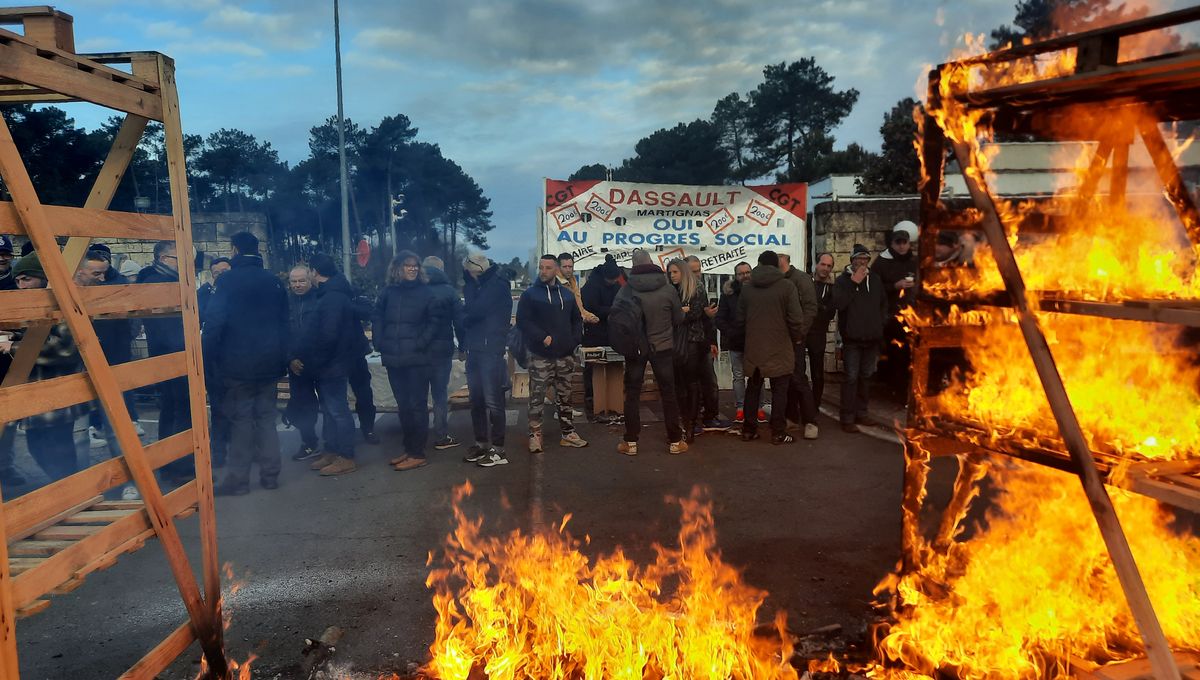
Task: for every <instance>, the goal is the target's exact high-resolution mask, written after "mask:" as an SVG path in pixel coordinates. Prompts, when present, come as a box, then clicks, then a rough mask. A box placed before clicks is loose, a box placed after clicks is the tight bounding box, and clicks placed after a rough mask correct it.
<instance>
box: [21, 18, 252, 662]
mask: <svg viewBox="0 0 1200 680" xmlns="http://www.w3.org/2000/svg"><path fill="white" fill-rule="evenodd" d="M0 24H4V25H10V24H20V25H22V26H23V27H24V34H23V35H21V34H17V33H14V32H11V31H8V30H3V29H0V105H3V104H5V103H8V104H15V103H51V102H75V101H78V102H89V103H93V104H98V105H100V106H104V107H108V108H111V109H115V110H117V111H119V112H123V113H124V114H125V119H124V122H123V123H122V125H121V127H120V130H119V131H118V133H117V135H116V138H115V140H114V142H113V145H112V149H111V150H110V151H109V153H108V157H107V158H106V160H105V162H104V165H103V168H102V169H101V171H100V174H99V176H98V177H97V178H96V180H95V184H94V185H93V187H92V190H91V192H90V194H89V195H88V197H87V200H86V202H85V204H84V206H83V207H81V208H67V207H56V206H45V205H42V204H41V202H40V201H39V200H38V196H37V192H36V190H35V188H34V187H33V185H32V183H31V181H30V178H29V174H28V172H27V171H26V168H25V165H24V162H23V161H22V159H21V156H20V153H19V152H18V150H17V148H16V147H15V145H14V144H13V139H12V135H11V134H10V132H9V129H8V127H7V126H6V125H5V124H4V123H3V121H0V176H2V177H3V180H4V185H5V187H6V188H7V189H8V192H9V194H10V195H11V197H12V202H0V233H8V234H23V235H26V236H28V237H29V239H30V240H31V241H32V242H33V244H34V246H35V248H36V249H37V252H38V253H39V255H40V257H41V262H42V266H43V268H44V269H45V272H46V275H47V278H48V280H49V288H48V289H44V290H18V291H3V292H0V326H6V327H12V326H25V327H26V332H25V335H24V338H23V340H22V341H21V343H20V344H19V345H18V347H17V350H16V352H15V354H14V357H13V364H12V366H11V368H10V369H9V372H8V374H7V376H6V377H5V379H4V382H3V385H2V386H0V416H2V417H3V419H4V420H5V421H7V422H0V428H3V427H5V426H12V425H13V423H14V421H16V420H18V419H20V418H22V417H26V416H30V415H34V414H38V413H43V412H47V411H50V410H53V409H58V408H63V407H66V406H70V405H73V404H79V403H84V402H88V401H92V400H98V401H99V402H100V404H102V405H103V408H104V411H105V413H106V414H107V416H108V419H109V421H110V422H111V424H112V427H113V430H114V431H115V433H116V438H117V441H118V442H119V443H120V446H121V450H122V451H123V452H124V455H123V456H121V457H119V458H114V459H111V460H107V461H104V462H102V463H99V464H96V465H93V466H91V467H88V468H86V469H84V470H82V471H80V472H78V473H76V474H74V475H71V476H69V477H67V478H65V479H62V480H59V481H57V482H54V483H52V484H50V485H48V486H45V487H42V488H40V489H37V490H35V491H32V492H30V493H28V494H26V495H24V496H21V497H18V498H15V499H13V500H9V501H7V502H4V503H0V532H2V534H3V536H2V537H3V540H0V680H15V679H16V678H17V677H18V664H17V643H16V636H15V625H16V620H17V619H18V618H20V617H21V616H23V615H29V614H33V613H37V612H39V611H41V610H42V609H44V608H45V607H46V606H48V605H49V601H48V600H46V599H44V598H45V596H47V595H50V594H60V593H64V592H67V591H70V590H72V589H74V588H75V587H78V585H79V584H81V583H82V581H83V579H84V578H85V577H86V576H87V575H88V574H90V573H91V572H93V571H96V570H98V569H104V568H107V567H108V566H111V565H112V564H113V563H114V562H115V561H116V559H117V557H118V556H119V555H121V554H123V553H128V552H132V551H134V550H137V549H138V548H140V547H142V546H143V545H144V544H145V542H146V540H147V539H148V538H153V537H157V538H158V539H159V540H160V542H161V544H162V546H163V549H164V551H165V553H166V557H167V562H168V564H169V566H170V569H171V572H172V575H173V576H174V578H175V583H176V585H177V586H178V589H179V593H180V595H181V597H182V600H183V605H184V608H185V609H186V611H187V616H188V619H187V621H186V622H185V623H183V624H182V625H181V626H179V628H178V629H176V630H175V631H174V632H172V633H170V634H169V635H167V636H166V637H165V638H164V639H163V640H162V642H160V643H159V644H158V645H157V646H156V647H154V649H152V650H151V651H150V652H149V653H148V654H147V655H146V656H145V657H144V658H142V659H141V660H140V661H138V662H137V664H136V665H134V666H133V667H132V668H130V670H129V671H128V672H127V673H126V674H125V675H124V676H122V677H126V678H153V677H155V676H156V675H157V674H158V673H159V672H161V671H162V670H163V669H164V668H166V667H167V666H168V665H169V664H170V663H171V662H172V661H173V660H174V659H175V658H177V657H178V656H179V655H180V654H182V653H183V652H184V650H186V649H187V648H188V647H189V646H190V645H191V644H192V643H193V642H196V641H199V643H200V646H201V648H202V649H203V653H204V657H205V660H206V662H207V665H208V669H209V672H210V674H211V675H212V676H213V677H221V678H224V677H226V676H227V675H228V672H229V671H228V664H227V662H226V658H225V652H224V645H223V623H222V616H221V581H220V571H219V566H218V562H217V538H216V518H215V515H214V510H213V488H212V472H211V461H210V458H209V433H208V416H207V413H206V409H205V388H204V373H203V370H202V367H201V357H200V324H199V319H198V317H197V314H196V286H195V273H194V271H193V270H192V267H191V262H192V260H193V247H192V232H191V217H190V212H189V208H188V187H187V174H186V171H185V167H184V158H185V156H184V148H183V130H182V128H181V125H180V117H179V98H178V93H177V91H176V84H175V66H174V62H173V61H172V60H171V59H170V58H169V57H166V56H164V55H162V54H159V53H157V52H127V53H119V54H103V55H78V54H74V53H73V51H72V50H73V44H74V39H73V37H72V18H71V17H70V16H69V15H66V14H63V13H62V12H58V11H55V10H54V9H53V8H50V7H46V6H41V7H18V8H9V9H0ZM110 65H127V66H128V67H129V68H130V70H129V71H128V72H127V71H122V70H120V69H118V68H113V66H110ZM151 120H154V121H160V122H161V123H162V125H163V129H164V133H165V142H166V153H167V165H168V172H169V181H170V188H171V208H172V215H167V216H164V215H141V214H131V213H123V212H114V211H110V210H108V206H109V204H110V202H111V201H112V198H113V196H114V194H115V193H116V190H117V187H118V186H119V184H120V182H121V178H122V177H123V176H124V173H125V171H126V169H127V168H128V166H129V163H130V160H131V159H132V158H133V154H134V151H135V149H136V148H137V145H138V142H139V140H140V139H141V136H142V132H143V130H144V129H145V127H146V124H147V123H148V122H149V121H151ZM59 236H66V237H69V238H68V240H67V243H66V246H65V247H64V248H63V249H62V250H61V251H60V250H59V247H58V244H57V242H56V237H59ZM92 237H107V238H132V239H153V240H172V241H174V242H175V243H176V247H177V253H178V256H179V262H180V263H181V265H182V266H180V268H179V283H178V285H176V284H169V283H168V284H140V285H114V286H104V287H97V288H80V287H77V286H76V285H75V284H74V282H73V274H74V272H75V269H76V267H77V266H78V264H79V262H80V261H81V260H82V258H83V256H84V255H85V254H86V251H87V247H88V243H89V242H90V240H91V238H92ZM160 313H173V314H178V313H182V317H183V326H184V333H185V337H186V349H185V351H183V352H178V353H175V354H168V355H164V356H156V357H151V358H149V359H142V360H138V361H133V362H130V363H126V364H122V365H120V366H115V367H114V366H110V365H109V364H108V363H107V361H106V360H105V357H104V354H103V352H102V351H101V348H100V345H99V343H98V341H97V339H96V334H95V332H94V330H93V328H92V322H91V317H93V316H97V315H114V316H124V317H127V316H142V315H148V314H160ZM58 322H66V323H67V324H68V326H69V328H70V330H71V334H72V336H73V338H74V340H75V342H76V344H77V346H78V348H79V353H80V355H81V357H82V359H83V363H84V365H85V369H86V370H85V372H84V373H79V374H76V375H70V376H66V377H62V378H55V379H50V380H45V381H40V382H36V383H27V382H26V381H27V380H28V376H29V373H30V369H31V368H32V366H33V364H34V361H35V360H36V358H37V355H38V353H39V351H40V350H41V347H42V344H43V342H44V341H45V339H46V337H47V335H48V333H49V331H50V328H51V326H52V325H53V324H54V323H58ZM181 376H185V377H186V378H187V382H188V388H189V396H190V402H191V420H192V428H191V429H190V430H186V431H184V432H180V433H178V434H175V435H173V436H170V437H167V438H165V439H162V440H161V441H158V442H156V443H154V444H150V445H146V446H143V444H142V443H141V441H140V440H139V438H138V434H137V432H136V430H135V429H134V423H133V421H132V420H131V418H130V415H129V411H128V410H127V409H126V406H125V402H124V399H123V397H122V392H124V391H128V390H132V389H135V388H137V387H142V386H146V385H153V384H156V383H159V382H161V381H163V380H167V379H171V378H178V377H181ZM187 455H193V456H194V459H195V466H196V479H195V480H194V481H191V482H189V483H187V484H185V485H184V486H182V487H180V488H178V489H176V490H174V491H172V492H171V493H169V494H165V495H164V494H163V492H162V490H161V489H160V488H159V485H158V482H157V480H156V478H155V472H154V471H155V470H156V469H157V468H159V467H161V466H163V465H165V464H166V463H169V462H171V461H174V460H177V459H179V458H182V457H184V456H187ZM129 481H132V482H134V483H135V484H136V485H137V488H138V490H139V491H140V493H141V496H142V499H143V500H142V501H137V502H128V501H111V502H106V501H104V500H103V497H102V496H101V494H102V493H103V492H104V491H106V490H108V489H111V488H113V487H116V486H118V485H121V484H125V483H127V482H129ZM0 500H2V499H0ZM197 511H198V512H199V513H200V528H201V543H202V551H203V552H202V565H201V573H202V574H203V592H202V591H201V588H200V585H199V584H198V583H197V582H196V578H195V575H194V572H193V570H192V567H191V565H190V563H189V560H188V557H187V555H186V553H185V552H184V547H183V543H182V541H181V540H180V536H179V532H178V530H177V527H176V523H175V522H176V520H177V519H179V518H180V517H183V516H186V515H188V514H191V513H193V512H197Z"/></svg>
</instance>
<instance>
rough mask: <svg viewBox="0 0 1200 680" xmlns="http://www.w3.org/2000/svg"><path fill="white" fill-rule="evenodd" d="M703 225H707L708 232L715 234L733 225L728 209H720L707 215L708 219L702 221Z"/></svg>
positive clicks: (731, 214)
mask: <svg viewBox="0 0 1200 680" xmlns="http://www.w3.org/2000/svg"><path fill="white" fill-rule="evenodd" d="M704 224H706V225H708V229H709V231H711V232H712V233H714V234H716V233H718V232H720V231H721V230H722V229H724V228H725V227H728V226H729V225H731V224H733V213H731V212H729V209H728V208H721V209H720V210H718V211H717V212H715V213H713V214H711V215H709V216H708V219H706V220H704Z"/></svg>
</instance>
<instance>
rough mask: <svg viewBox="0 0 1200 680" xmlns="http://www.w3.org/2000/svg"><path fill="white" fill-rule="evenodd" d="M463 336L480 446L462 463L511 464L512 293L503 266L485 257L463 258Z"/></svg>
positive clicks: (474, 422) (474, 447)
mask: <svg viewBox="0 0 1200 680" xmlns="http://www.w3.org/2000/svg"><path fill="white" fill-rule="evenodd" d="M463 299H464V301H463V311H462V328H463V337H461V338H459V345H460V346H461V347H463V348H464V349H465V350H466V352H467V391H468V393H469V394H470V399H471V426H472V428H473V430H474V434H475V444H473V445H472V446H471V447H470V448H469V449H467V455H466V456H464V457H463V460H464V461H466V462H468V463H475V464H476V465H480V464H484V465H483V467H488V466H489V464H497V465H498V464H500V462H499V461H501V460H503V461H504V462H508V458H506V457H505V455H504V431H505V429H506V427H507V422H506V416H505V414H504V391H505V385H506V384H507V381H508V363H507V361H506V360H505V353H506V352H507V350H508V346H507V341H508V329H509V322H510V321H511V319H512V306H513V304H512V293H511V292H510V287H509V282H508V280H507V279H505V278H504V277H503V276H501V274H500V267H499V265H497V264H495V263H494V262H492V261H491V260H489V259H488V258H487V256H485V255H483V254H482V253H476V254H475V255H469V256H467V257H466V258H464V259H463Z"/></svg>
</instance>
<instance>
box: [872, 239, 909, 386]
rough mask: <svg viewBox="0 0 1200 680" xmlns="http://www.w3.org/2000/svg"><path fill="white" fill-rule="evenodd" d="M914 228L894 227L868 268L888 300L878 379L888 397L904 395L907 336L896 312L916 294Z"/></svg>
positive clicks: (906, 371)
mask: <svg viewBox="0 0 1200 680" xmlns="http://www.w3.org/2000/svg"><path fill="white" fill-rule="evenodd" d="M916 241H917V225H915V224H913V223H912V222H909V221H908V220H904V221H902V222H898V223H896V226H894V227H892V231H891V233H890V234H889V235H888V247H887V249H885V250H884V251H883V252H882V253H880V254H879V256H878V257H876V258H875V262H874V263H872V264H871V271H873V272H875V273H876V274H878V275H879V279H880V280H881V281H883V291H884V292H885V293H887V298H888V319H887V323H886V324H885V325H884V328H883V340H884V342H883V354H882V357H881V358H880V362H879V375H880V377H881V379H882V380H883V383H884V384H885V385H887V386H888V388H889V389H890V390H891V392H892V394H893V395H895V396H897V397H903V395H905V394H907V393H908V365H909V359H910V356H911V351H910V349H909V342H908V334H907V333H905V332H904V323H903V322H902V321H900V311H901V310H903V309H905V308H907V307H909V306H910V305H912V301H913V295H914V294H915V293H916V285H917V283H916V281H917V265H918V260H917V253H916V251H914V250H913V246H914V245H915V244H916Z"/></svg>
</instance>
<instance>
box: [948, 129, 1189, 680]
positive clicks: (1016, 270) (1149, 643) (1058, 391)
mask: <svg viewBox="0 0 1200 680" xmlns="http://www.w3.org/2000/svg"><path fill="white" fill-rule="evenodd" d="M952 143H953V147H954V155H955V157H956V158H957V159H958V164H959V167H961V168H962V169H963V173H962V175H963V179H964V181H965V182H966V185H967V189H968V190H969V191H970V193H971V198H972V200H974V202H975V206H976V207H977V208H979V209H980V210H981V211H982V212H983V230H984V233H985V234H986V235H987V238H988V243H989V244H990V245H991V247H992V253H993V254H994V255H995V258H996V265H997V267H998V268H999V269H1000V276H1001V278H1002V279H1003V280H1004V286H1005V288H1006V289H1007V290H1008V294H1009V296H1010V297H1011V298H1012V301H1013V304H1014V309H1015V310H1016V312H1017V318H1018V322H1019V325H1020V327H1021V333H1022V335H1023V336H1024V338H1025V344H1026V346H1027V347H1028V348H1029V355H1030V357H1031V358H1032V359H1033V364H1034V367H1035V369H1036V370H1037V374H1038V378H1039V379H1040V380H1041V383H1042V387H1043V389H1044V390H1045V392H1046V400H1047V401H1048V402H1049V403H1050V410H1051V411H1052V412H1053V414H1054V419H1055V421H1056V422H1057V423H1058V429H1059V432H1060V433H1061V434H1062V437H1063V442H1064V443H1065V444H1066V447H1067V451H1068V453H1070V455H1071V460H1072V461H1073V462H1074V463H1075V466H1076V472H1077V474H1078V475H1079V479H1080V482H1082V484H1083V490H1084V493H1085V494H1087V498H1088V502H1089V504H1090V505H1091V508H1092V513H1093V514H1094V515H1095V517H1096V524H1097V525H1098V526H1099V528H1100V534H1101V536H1102V537H1103V538H1104V543H1105V545H1106V546H1107V548H1108V554H1109V557H1111V558H1112V562H1113V568H1114V569H1115V570H1116V572H1117V579H1118V580H1119V581H1120V583H1121V588H1122V590H1124V592H1125V598H1126V600H1128V602H1129V608H1130V610H1131V611H1132V613H1133V618H1134V621H1135V622H1136V623H1137V626H1138V631H1139V632H1140V633H1141V635H1142V642H1143V644H1144V645H1145V648H1146V654H1147V656H1148V657H1149V658H1150V660H1151V662H1152V663H1153V665H1154V673H1155V676H1156V677H1157V678H1158V680H1179V669H1178V668H1177V667H1176V666H1175V663H1174V661H1173V660H1172V658H1171V647H1170V645H1169V644H1168V643H1167V639H1166V636H1165V635H1164V634H1163V629H1162V626H1161V624H1160V623H1159V621H1158V616H1157V615H1156V614H1155V612H1154V606H1153V605H1152V604H1151V602H1150V596H1149V595H1148V594H1147V593H1146V586H1145V584H1144V583H1143V582H1142V577H1141V574H1140V573H1139V571H1138V567H1137V562H1136V561H1135V560H1134V559H1133V553H1132V552H1131V551H1130V549H1129V542H1128V540H1126V538H1125V533H1124V531H1123V530H1122V529H1121V522H1120V519H1119V518H1118V517H1117V513H1116V511H1115V510H1114V509H1113V505H1112V499H1111V498H1109V496H1108V491H1107V490H1105V488H1104V482H1103V480H1102V479H1101V478H1100V473H1099V471H1098V470H1097V469H1096V461H1095V460H1094V459H1093V458H1092V452H1091V450H1090V449H1089V448H1088V444H1087V439H1086V437H1085V436H1084V434H1083V429H1082V428H1081V427H1080V425H1079V419H1078V418H1077V417H1076V415H1075V409H1074V407H1073V406H1072V405H1071V400H1070V397H1069V396H1068V395H1067V389H1066V387H1065V386H1064V385H1063V381H1062V376H1061V375H1060V374H1059V372H1058V367H1057V365H1056V364H1055V361H1054V355H1053V353H1052V352H1051V351H1050V345H1049V344H1048V343H1047V342H1046V336H1045V334H1043V333H1042V329H1041V327H1040V325H1039V324H1038V320H1037V316H1036V315H1035V314H1034V313H1033V311H1032V310H1031V309H1030V308H1029V305H1028V302H1027V299H1026V297H1025V292H1026V291H1025V279H1024V277H1023V276H1022V275H1021V269H1020V267H1019V266H1018V264H1017V258H1016V255H1015V254H1014V253H1013V250H1012V246H1011V245H1010V244H1009V242H1008V239H1007V238H1006V234H1005V230H1004V224H1003V223H1002V221H1001V219H1000V215H999V213H998V212H997V210H996V205H995V203H994V202H993V201H992V197H991V194H990V193H989V192H988V189H987V187H986V186H985V185H984V183H983V180H982V176H983V175H982V173H981V172H979V170H978V165H977V164H976V162H975V159H976V157H977V154H979V153H980V151H979V148H978V143H977V142H976V140H969V141H953V142H952Z"/></svg>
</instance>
